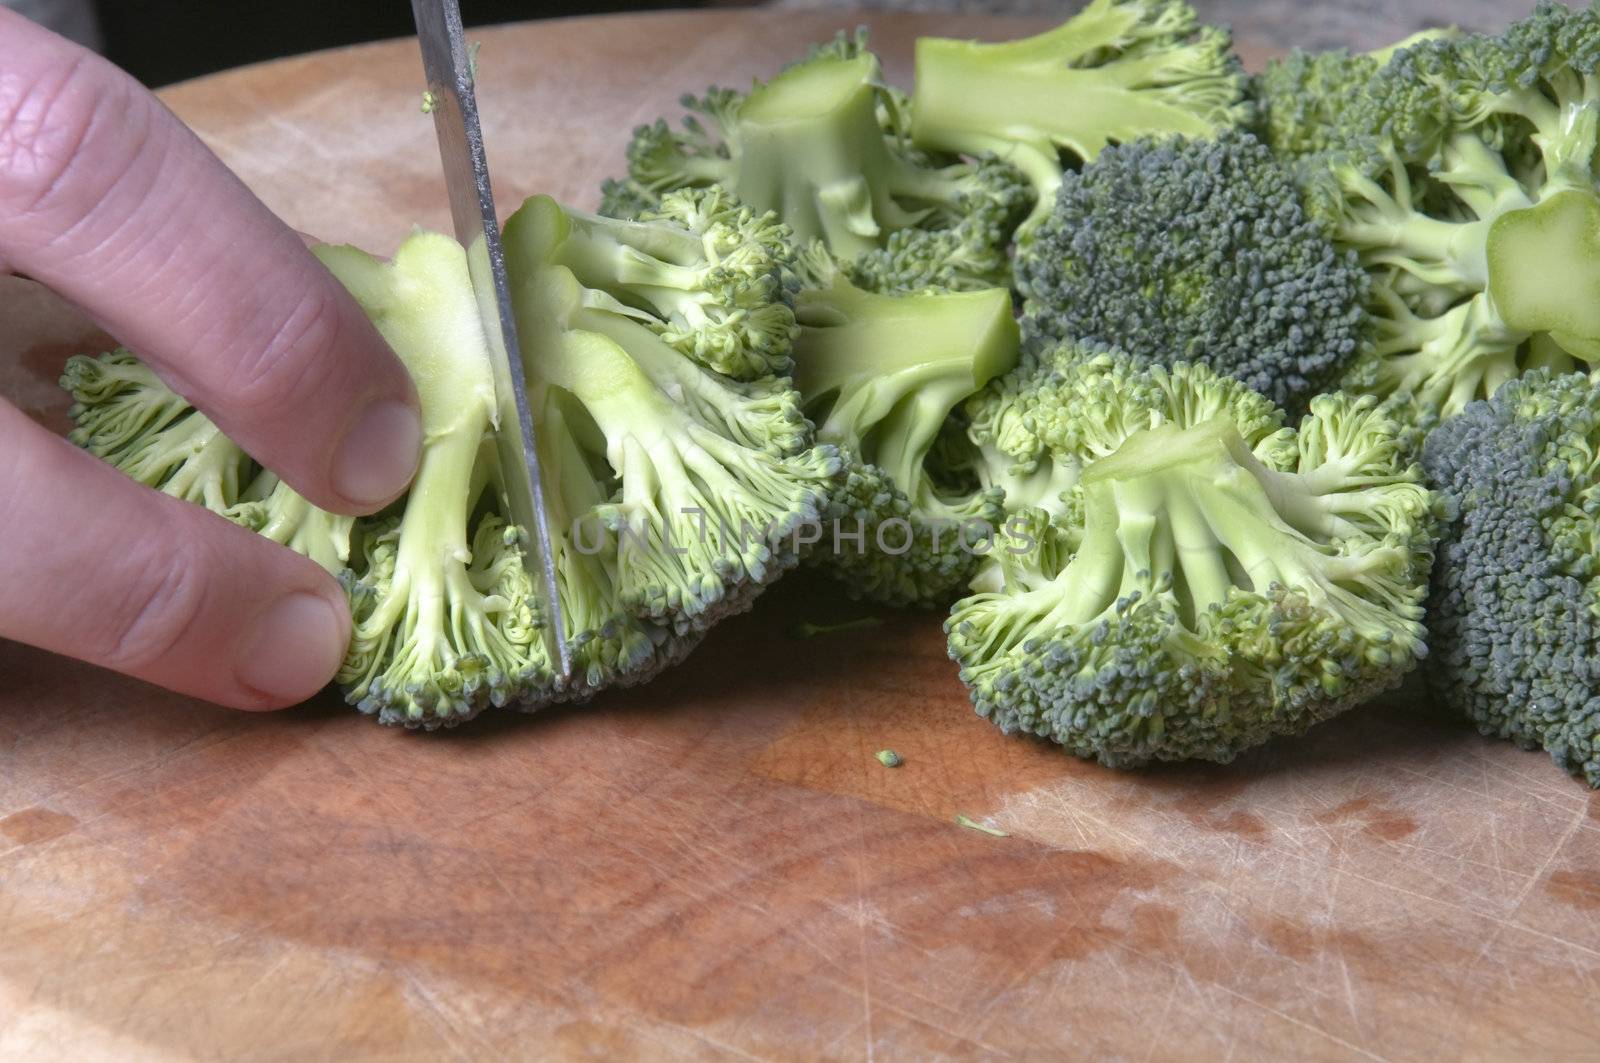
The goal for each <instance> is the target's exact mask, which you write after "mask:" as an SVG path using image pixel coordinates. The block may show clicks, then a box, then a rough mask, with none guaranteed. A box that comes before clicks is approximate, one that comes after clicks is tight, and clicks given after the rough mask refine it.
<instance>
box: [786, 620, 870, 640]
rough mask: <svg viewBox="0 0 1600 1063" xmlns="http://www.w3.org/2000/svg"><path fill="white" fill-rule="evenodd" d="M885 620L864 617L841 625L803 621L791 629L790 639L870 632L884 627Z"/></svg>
mask: <svg viewBox="0 0 1600 1063" xmlns="http://www.w3.org/2000/svg"><path fill="white" fill-rule="evenodd" d="M882 626H883V619H882V618H881V617H876V616H863V617H861V618H860V619H858V620H846V621H844V622H843V623H839V624H813V623H812V622H811V621H809V620H802V621H800V623H798V624H795V625H793V626H791V627H790V628H789V637H790V638H792V639H815V638H824V637H826V636H828V635H843V634H846V633H847V632H851V631H870V630H872V629H873V628H875V627H882Z"/></svg>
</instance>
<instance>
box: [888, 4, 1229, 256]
mask: <svg viewBox="0 0 1600 1063" xmlns="http://www.w3.org/2000/svg"><path fill="white" fill-rule="evenodd" d="M1232 47H1233V43H1232V39H1231V37H1230V35H1229V34H1228V32H1227V31H1226V30H1223V29H1219V28H1216V27H1213V26H1201V25H1200V23H1199V20H1198V18H1197V17H1196V15H1195V12H1194V9H1193V8H1192V7H1190V6H1189V4H1188V3H1186V2H1185V0H1092V2H1091V3H1090V4H1089V5H1088V6H1087V7H1086V8H1084V9H1083V10H1082V11H1081V12H1079V13H1078V14H1077V15H1074V16H1073V17H1072V18H1070V19H1068V20H1067V21H1066V22H1064V23H1063V24H1062V25H1060V26H1058V27H1056V28H1055V29H1053V30H1049V31H1047V32H1045V33H1041V34H1039V35H1037V36H1034V37H1028V38H1025V39H1022V40H1016V41H1007V42H1005V43H1000V44H983V43H980V42H977V41H962V40H947V39H942V38H936V37H924V38H921V39H919V40H918V41H917V50H916V89H915V91H914V92H913V93H912V97H911V130H912V138H913V141H914V142H915V143H916V144H917V146H918V147H922V148H926V149H928V150H932V151H948V152H961V153H964V154H968V155H979V154H982V153H985V152H989V153H993V154H994V155H995V156H997V157H998V158H1001V159H1005V160H1006V161H1007V162H1011V163H1015V164H1016V165H1017V166H1018V167H1019V168H1020V169H1021V170H1022V172H1023V173H1025V174H1026V175H1027V177H1028V180H1029V181H1030V183H1031V184H1032V186H1033V189H1034V192H1035V197H1036V198H1035V203H1034V209H1033V213H1032V214H1031V215H1029V217H1028V219H1027V220H1026V221H1025V222H1024V223H1023V224H1022V226H1021V228H1020V229H1019V231H1018V238H1019V240H1025V239H1027V238H1028V237H1030V236H1031V234H1032V232H1033V230H1034V229H1036V228H1037V227H1038V226H1039V225H1040V224H1041V223H1043V221H1044V219H1045V217H1046V216H1047V215H1048V214H1049V212H1050V207H1051V205H1052V204H1053V203H1054V201H1055V193H1056V188H1057V187H1058V186H1059V185H1060V183H1061V173H1062V161H1061V153H1062V152H1063V151H1065V152H1070V153H1071V154H1072V155H1073V156H1074V157H1075V159H1076V160H1077V161H1079V162H1088V161H1091V160H1093V159H1094V158H1095V157H1096V156H1098V155H1099V154H1100V152H1101V151H1102V150H1103V149H1104V148H1105V147H1106V146H1107V145H1109V144H1115V143H1122V142H1126V141H1129V140H1133V139H1135V138H1137V137H1141V136H1153V135H1161V134H1170V133H1176V134H1181V135H1184V136H1193V137H1206V136H1211V135H1212V134H1214V133H1216V132H1217V131H1218V130H1220V129H1224V128H1227V127H1229V126H1234V125H1241V124H1246V123H1248V122H1249V121H1250V120H1251V118H1252V115H1253V108H1252V107H1251V105H1250V103H1249V102H1248V101H1247V100H1246V98H1245V87H1246V78H1245V75H1244V72H1243V70H1242V68H1241V67H1240V65H1239V61H1238V59H1237V58H1236V57H1235V56H1234V55H1233V53H1232Z"/></svg>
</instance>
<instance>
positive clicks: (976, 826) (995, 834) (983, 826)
mask: <svg viewBox="0 0 1600 1063" xmlns="http://www.w3.org/2000/svg"><path fill="white" fill-rule="evenodd" d="M956 826H958V827H965V828H967V829H968V830H975V831H977V832H978V833H980V834H987V835H989V836H990V837H991V838H1009V837H1011V835H1010V834H1008V833H1007V832H1006V831H1003V830H1001V829H1000V828H999V827H991V826H989V825H988V824H987V823H979V822H978V821H977V820H975V819H973V818H972V817H971V816H969V815H967V814H966V813H965V812H957V813H956Z"/></svg>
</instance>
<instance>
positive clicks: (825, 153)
mask: <svg viewBox="0 0 1600 1063" xmlns="http://www.w3.org/2000/svg"><path fill="white" fill-rule="evenodd" d="M876 77H877V63H876V61H875V60H874V59H873V58H872V57H871V56H870V55H860V56H857V57H855V58H852V59H838V58H835V59H813V60H811V61H809V62H806V63H802V64H800V65H799V66H795V67H791V68H789V69H788V70H786V71H784V72H783V73H781V74H779V75H778V76H777V77H775V78H773V79H772V80H771V81H769V82H767V83H766V84H765V85H761V86H758V87H757V88H756V89H755V90H754V91H753V92H751V94H750V96H749V98H748V99H747V100H746V101H745V104H744V106H743V107H742V108H741V109H740V111H739V129H740V142H741V144H742V148H741V152H742V154H741V155H740V160H739V167H738V177H737V180H736V181H735V183H734V187H733V192H734V194H735V195H737V196H738V197H739V199H740V200H741V201H743V202H744V203H745V204H746V205H747V206H749V207H751V208H752V209H754V210H756V211H758V212H762V211H769V210H771V211H776V212H777V213H778V216H779V217H781V218H783V220H784V221H785V223H787V224H788V225H789V227H790V228H791V229H792V230H793V232H794V239H795V241H796V243H798V244H800V245H801V246H804V245H806V244H808V243H810V242H811V241H813V240H822V241H824V242H825V243H826V244H827V246H828V249H829V250H830V251H831V252H832V253H833V254H834V255H836V256H837V257H838V258H839V259H841V260H842V261H850V260H851V259H854V258H856V257H857V256H859V255H861V254H864V253H866V252H868V251H874V250H876V249H878V248H879V247H881V246H882V243H883V238H884V237H885V236H886V235H887V233H889V232H894V231H897V230H900V229H905V228H909V227H911V226H912V225H914V224H916V221H917V215H915V214H913V213H911V212H908V211H906V210H904V209H902V208H901V206H900V205H899V204H898V203H896V202H895V200H894V198H893V196H892V195H891V192H892V189H893V188H894V187H895V186H896V185H897V184H899V183H901V181H902V180H903V174H902V173H901V171H902V170H903V169H904V165H903V163H902V162H901V161H900V160H899V159H896V158H895V157H894V156H893V155H892V154H891V152H890V149H889V146H888V142H887V141H886V139H885V137H884V133H883V128H882V126H881V125H880V123H879V120H878V96H879V93H880V91H881V90H880V88H879V87H878V85H877V84H876Z"/></svg>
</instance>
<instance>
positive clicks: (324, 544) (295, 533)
mask: <svg viewBox="0 0 1600 1063" xmlns="http://www.w3.org/2000/svg"><path fill="white" fill-rule="evenodd" d="M250 493H251V494H252V495H260V496H261V502H260V503H259V504H260V506H261V511H262V513H263V514H264V516H265V519H264V521H263V522H262V523H261V524H260V525H259V526H258V527H256V529H255V530H256V532H257V534H259V535H262V536H265V537H266V538H268V539H271V540H272V541H273V542H275V543H281V544H282V545H284V546H287V547H288V548H289V549H291V550H294V551H296V552H297V553H301V554H304V555H305V556H306V557H309V558H310V559H311V560H313V561H315V562H316V563H317V564H319V565H321V566H322V567H323V568H325V569H327V570H328V571H329V572H333V573H338V572H340V571H342V570H343V569H344V567H345V564H346V563H347V562H348V560H349V557H350V532H351V530H352V529H353V528H354V527H355V518H354V517H345V516H340V515H339V514H337V513H329V512H327V511H326V510H322V509H318V508H317V507H316V506H313V505H312V504H311V503H310V502H307V501H306V500H305V499H304V498H302V497H301V496H300V495H299V494H297V493H295V491H294V490H293V489H291V488H290V487H289V485H288V484H286V483H284V482H283V481H282V480H280V479H278V478H277V477H276V476H274V475H273V474H271V473H262V474H261V476H260V478H258V480H257V482H256V483H255V484H253V485H251V489H250Z"/></svg>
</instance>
